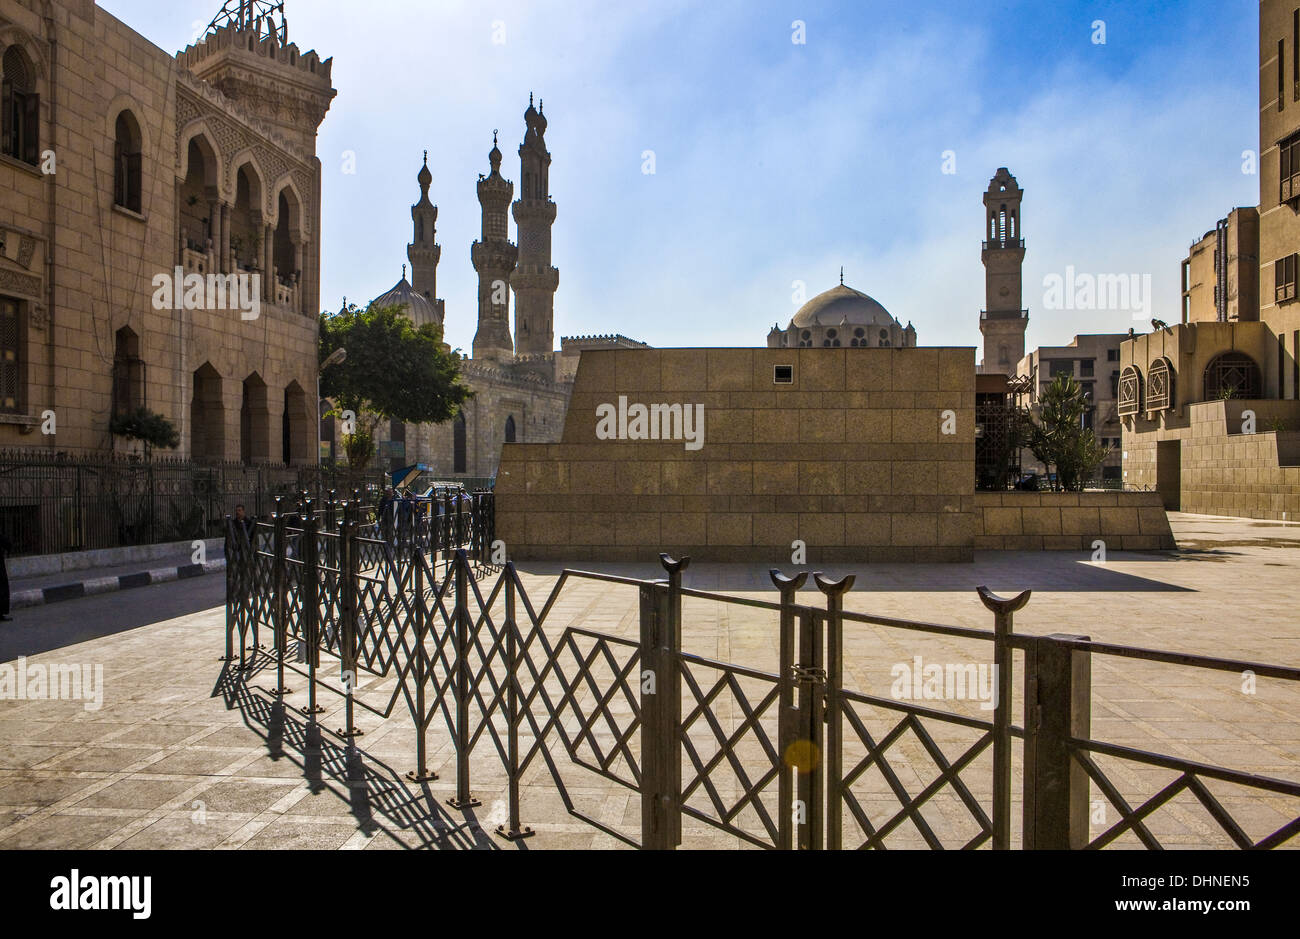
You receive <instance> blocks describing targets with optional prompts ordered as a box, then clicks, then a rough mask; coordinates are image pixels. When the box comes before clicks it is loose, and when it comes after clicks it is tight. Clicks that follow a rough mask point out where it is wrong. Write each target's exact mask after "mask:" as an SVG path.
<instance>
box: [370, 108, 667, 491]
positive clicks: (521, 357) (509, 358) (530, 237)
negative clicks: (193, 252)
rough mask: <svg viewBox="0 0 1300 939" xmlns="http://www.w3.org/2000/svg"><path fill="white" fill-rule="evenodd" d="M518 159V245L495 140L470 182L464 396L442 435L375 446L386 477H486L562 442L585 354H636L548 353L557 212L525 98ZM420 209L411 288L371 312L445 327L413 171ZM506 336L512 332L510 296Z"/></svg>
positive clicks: (572, 342)
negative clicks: (474, 281)
mask: <svg viewBox="0 0 1300 939" xmlns="http://www.w3.org/2000/svg"><path fill="white" fill-rule="evenodd" d="M524 124H525V134H524V141H523V144H522V145H521V146H520V147H519V163H520V179H521V180H522V184H521V189H520V193H519V198H518V199H517V200H515V201H514V203H513V214H514V218H515V223H516V226H517V228H518V231H519V245H518V246H516V245H515V244H514V243H512V242H511V241H510V240H509V222H508V215H507V210H508V209H510V208H511V199H512V197H513V195H514V184H513V183H512V182H510V181H509V180H507V179H505V178H504V177H503V176H502V175H501V159H502V156H501V151H500V149H498V145H497V139H496V134H495V133H494V134H493V140H492V150H491V152H490V153H489V154H488V166H489V172H488V174H487V175H486V176H480V177H479V181H478V199H479V205H480V206H481V214H482V229H481V234H480V238H479V240H478V241H476V242H474V244H473V245H472V246H471V248H470V260H471V262H472V263H473V265H474V270H475V271H476V272H477V273H478V281H479V284H478V329H477V331H476V332H475V334H474V344H473V356H472V357H466V358H464V359H462V361H461V373H462V374H463V376H464V380H465V382H466V383H467V384H468V385H469V387H470V388H471V389H473V391H474V396H473V397H472V398H470V399H469V400H468V401H467V402H465V404H464V405H463V406H462V408H461V413H460V415H458V416H457V417H456V418H455V419H453V420H451V421H448V422H446V423H443V424H420V425H416V424H403V423H401V422H398V421H393V422H391V424H389V425H387V426H381V427H380V428H379V429H378V430H379V432H378V434H377V435H376V439H377V443H378V449H379V460H380V463H381V464H382V466H383V468H384V469H385V470H392V469H398V468H400V467H405V466H411V465H415V464H420V465H423V466H425V467H427V469H428V472H430V473H432V474H434V475H438V476H448V477H450V476H459V475H468V476H477V477H490V476H495V475H496V471H497V463H498V461H499V460H500V458H501V447H502V444H504V443H515V442H525V441H526V442H530V443H553V442H556V441H558V440H559V439H560V434H561V432H562V430H563V427H564V414H565V410H566V408H567V407H568V402H569V395H570V394H571V392H572V390H573V375H574V373H575V372H576V371H577V359H578V357H579V355H580V353H581V351H582V350H583V349H595V348H640V347H644V343H638V342H636V341H635V340H631V339H627V338H626V337H623V336H588V337H577V338H574V339H564V340H563V341H562V345H563V351H562V352H560V353H557V352H556V351H555V348H554V345H555V336H554V323H555V292H556V289H557V288H558V286H559V279H560V272H559V271H558V270H556V269H555V268H554V267H552V266H551V226H552V225H553V224H554V222H555V214H556V207H555V203H554V202H553V201H552V200H551V197H550V164H551V155H550V153H548V152H547V150H546V140H545V134H546V117H545V116H544V115H543V113H542V108H541V102H538V106H537V107H534V106H533V102H532V100H531V98H530V100H529V102H528V110H527V111H526V112H525V113H524ZM418 181H419V184H420V201H419V202H418V203H417V204H416V205H415V206H413V207H412V209H411V218H412V222H413V225H414V237H413V240H412V242H411V244H410V245H409V246H408V247H407V258H408V260H409V261H410V264H411V280H410V281H409V282H408V281H407V279H406V275H405V271H403V275H402V279H401V281H399V282H398V283H397V284H396V285H395V286H394V287H393V288H392V289H391V290H388V291H386V292H385V293H384V294H382V295H380V296H378V297H376V298H375V299H374V301H372V302H373V303H376V304H392V305H397V306H400V307H402V308H403V309H404V310H405V312H406V314H407V315H408V316H409V317H411V319H412V320H414V321H415V322H416V323H417V324H420V323H425V322H433V323H437V324H438V325H444V324H445V322H446V320H445V316H446V304H445V302H444V301H443V300H441V299H439V298H438V297H437V295H436V293H437V267H438V262H439V259H440V258H441V256H442V249H441V247H439V246H438V244H437V243H436V241H435V238H436V231H435V225H436V222H437V218H438V209H437V207H436V206H434V205H433V204H431V203H430V201H429V188H430V186H431V184H432V182H433V178H432V174H430V172H429V168H428V166H427V160H426V165H425V166H424V167H422V168H421V169H420V172H419V176H418ZM512 291H513V293H514V297H515V326H514V332H513V335H512V333H511V329H510V296H511V292H512Z"/></svg>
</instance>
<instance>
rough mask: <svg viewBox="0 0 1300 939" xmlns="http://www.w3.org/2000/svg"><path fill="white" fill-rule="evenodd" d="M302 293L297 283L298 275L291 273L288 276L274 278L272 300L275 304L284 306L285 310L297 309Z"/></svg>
mask: <svg viewBox="0 0 1300 939" xmlns="http://www.w3.org/2000/svg"><path fill="white" fill-rule="evenodd" d="M301 295H302V288H301V287H300V286H299V284H298V275H297V274H293V275H291V276H290V277H288V278H283V277H280V276H279V275H277V276H276V278H275V295H274V297H273V301H272V302H274V303H275V305H276V306H278V307H284V308H285V309H287V310H295V311H296V310H299V309H300V306H299V298H300V297H301Z"/></svg>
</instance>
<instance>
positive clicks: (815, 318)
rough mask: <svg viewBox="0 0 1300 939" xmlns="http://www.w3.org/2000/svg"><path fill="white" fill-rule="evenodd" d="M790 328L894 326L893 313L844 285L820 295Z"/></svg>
mask: <svg viewBox="0 0 1300 939" xmlns="http://www.w3.org/2000/svg"><path fill="white" fill-rule="evenodd" d="M790 325H791V326H794V327H797V328H800V329H802V328H803V327H805V326H819V325H820V326H894V325H897V321H896V320H895V319H894V318H893V317H892V316H890V315H889V311H888V310H886V309H885V308H884V307H883V306H881V305H880V304H879V303H877V302H876V301H875V300H873V299H872V298H871V297H868V296H867V295H866V294H865V293H862V292H861V291H860V290H854V289H853V288H852V287H846V286H844V285H843V284H840V285H839V286H838V287H833V288H832V289H830V290H828V291H826V292H825V293H820V294H818V295H817V296H815V297H813V298H812V299H811V300H809V301H808V302H807V303H805V304H804V305H803V306H801V307H800V308H799V312H797V313H795V315H794V319H792V320H791V321H790Z"/></svg>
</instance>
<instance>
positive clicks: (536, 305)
mask: <svg viewBox="0 0 1300 939" xmlns="http://www.w3.org/2000/svg"><path fill="white" fill-rule="evenodd" d="M524 123H525V125H526V127H527V132H526V133H525V134H524V142H523V144H522V145H521V146H520V147H519V173H520V182H519V199H518V201H516V202H515V204H514V216H515V223H516V225H518V227H519V266H518V267H517V268H516V269H515V272H514V275H513V276H512V277H511V279H510V284H511V286H512V287H514V290H515V353H516V354H517V355H529V356H544V355H550V354H551V353H552V352H553V351H554V347H555V323H554V319H555V290H556V288H557V287H558V286H559V283H560V272H559V271H558V270H556V269H555V268H554V267H552V266H551V226H552V225H553V224H555V203H554V202H552V201H551V194H550V193H551V190H550V168H551V155H550V153H548V152H547V150H546V125H547V121H546V118H545V116H544V115H542V114H541V112H539V111H536V110H534V109H533V101H532V95H531V94H530V95H529V96H528V110H527V111H525V112H524ZM542 368H543V369H544V368H545V366H542Z"/></svg>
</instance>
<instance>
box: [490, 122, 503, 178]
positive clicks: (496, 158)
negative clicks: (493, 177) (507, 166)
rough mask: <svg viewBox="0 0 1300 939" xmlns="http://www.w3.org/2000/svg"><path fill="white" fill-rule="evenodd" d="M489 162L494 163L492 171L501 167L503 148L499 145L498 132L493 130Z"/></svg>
mask: <svg viewBox="0 0 1300 939" xmlns="http://www.w3.org/2000/svg"><path fill="white" fill-rule="evenodd" d="M488 162H489V163H491V164H492V172H494V173H495V172H496V171H497V170H499V169H500V168H501V150H500V149H499V148H498V147H497V132H496V131H492V150H491V151H490V152H489V153H488Z"/></svg>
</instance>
